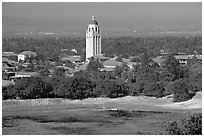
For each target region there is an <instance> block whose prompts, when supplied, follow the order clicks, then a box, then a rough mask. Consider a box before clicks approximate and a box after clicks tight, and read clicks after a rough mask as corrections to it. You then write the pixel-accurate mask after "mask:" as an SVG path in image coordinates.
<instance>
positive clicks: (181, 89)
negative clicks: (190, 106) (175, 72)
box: [171, 79, 193, 102]
mask: <svg viewBox="0 0 204 137" xmlns="http://www.w3.org/2000/svg"><path fill="white" fill-rule="evenodd" d="M171 92H172V93H173V94H174V95H173V101H174V102H181V101H187V100H189V99H191V98H192V97H193V96H192V94H191V93H189V85H188V82H187V81H186V80H185V79H179V80H176V81H174V82H173V84H172V87H171Z"/></svg>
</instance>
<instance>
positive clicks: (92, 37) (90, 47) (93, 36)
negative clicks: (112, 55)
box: [86, 16, 101, 59]
mask: <svg viewBox="0 0 204 137" xmlns="http://www.w3.org/2000/svg"><path fill="white" fill-rule="evenodd" d="M94 55H101V35H100V29H99V25H98V22H97V21H96V20H95V18H94V16H93V17H92V20H91V22H90V23H89V25H88V28H87V30H86V59H88V58H90V57H92V56H94Z"/></svg>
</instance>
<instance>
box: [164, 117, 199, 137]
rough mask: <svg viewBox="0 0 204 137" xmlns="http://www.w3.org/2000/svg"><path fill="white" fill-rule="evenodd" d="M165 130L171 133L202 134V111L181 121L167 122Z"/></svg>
mask: <svg viewBox="0 0 204 137" xmlns="http://www.w3.org/2000/svg"><path fill="white" fill-rule="evenodd" d="M166 131H167V132H168V133H169V134H171V135H202V113H199V114H194V115H192V116H190V118H187V119H183V120H181V121H177V122H176V121H174V122H169V123H168V124H167V125H166Z"/></svg>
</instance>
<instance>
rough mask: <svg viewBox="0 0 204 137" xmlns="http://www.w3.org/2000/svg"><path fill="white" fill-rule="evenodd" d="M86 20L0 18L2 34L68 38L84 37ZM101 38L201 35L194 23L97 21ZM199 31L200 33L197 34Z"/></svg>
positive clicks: (197, 25)
mask: <svg viewBox="0 0 204 137" xmlns="http://www.w3.org/2000/svg"><path fill="white" fill-rule="evenodd" d="M88 23H89V22H88V19H87V20H86V21H83V20H78V21H76V20H72V21H62V20H46V19H45V20H33V19H24V18H16V17H10V16H5V15H3V16H2V31H3V34H11V35H12V34H13V33H15V32H22V33H25V32H35V33H37V34H38V32H54V33H61V34H65V35H69V36H73V35H74V36H79V37H81V36H82V37H84V36H85V30H86V28H87V26H88ZM99 25H100V29H101V33H102V36H103V37H109V36H111V37H121V36H166V35H195V34H196V35H197V34H199V35H200V34H201V28H200V26H202V25H200V24H198V23H194V22H178V23H168V24H151V23H149V22H147V23H141V22H140V21H138V23H137V24H131V23H129V24H121V23H120V22H117V23H113V22H104V21H99ZM199 31H200V32H199Z"/></svg>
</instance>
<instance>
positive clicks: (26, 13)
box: [2, 2, 202, 23]
mask: <svg viewBox="0 0 204 137" xmlns="http://www.w3.org/2000/svg"><path fill="white" fill-rule="evenodd" d="M2 9H3V10H2V11H3V12H2V13H3V15H8V16H13V17H21V18H31V19H48V20H49V19H52V20H53V19H54V20H55V19H61V20H71V19H74V20H77V19H79V20H87V18H91V17H90V16H92V15H95V16H96V17H97V18H99V19H100V20H105V21H110V22H114V21H122V22H124V23H125V22H133V23H136V22H137V21H152V20H153V21H156V22H167V21H174V22H176V21H201V16H202V15H201V13H202V4H201V3H190V2H188V3H187V2H186V3H177V2H175V3H167V2H166V3H157V2H154V3H150V2H147V3H139V2H133V3H123V2H116V3H114V2H113V3H103V2H97V3H89V2H85V3H82V2H79V3H71V2H68V3H57V2H56V3H54V2H53V3H50V2H48V3H39V2H38V3H32V2H27V3H18V2H16V3H10V2H9V3H3V7H2Z"/></svg>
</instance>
